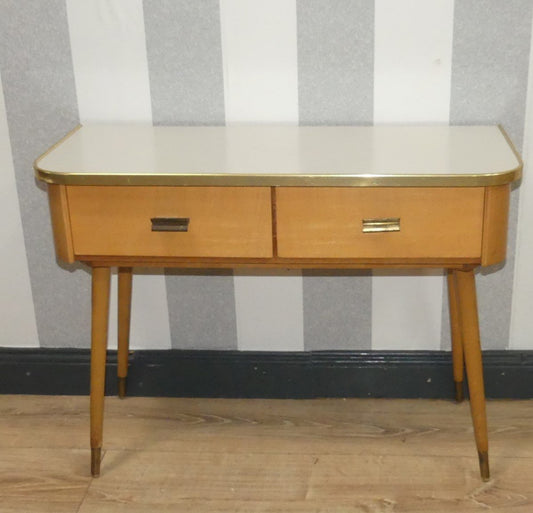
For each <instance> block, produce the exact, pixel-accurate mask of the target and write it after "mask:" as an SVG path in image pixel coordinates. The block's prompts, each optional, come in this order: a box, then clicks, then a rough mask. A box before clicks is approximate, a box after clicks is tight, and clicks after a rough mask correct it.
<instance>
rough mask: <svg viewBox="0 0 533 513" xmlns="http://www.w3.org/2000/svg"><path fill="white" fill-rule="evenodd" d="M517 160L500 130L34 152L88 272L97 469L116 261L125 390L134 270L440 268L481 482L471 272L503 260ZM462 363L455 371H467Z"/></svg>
mask: <svg viewBox="0 0 533 513" xmlns="http://www.w3.org/2000/svg"><path fill="white" fill-rule="evenodd" d="M521 169H522V163H521V160H520V157H519V156H518V155H517V153H516V152H515V151H514V150H513V147H512V145H511V143H510V141H509V139H508V138H507V137H506V135H505V134H504V132H503V131H502V130H501V129H500V128H498V127H491V126H480V127H447V126H433V127H390V126H381V127H288V126H284V127H274V126H263V127H245V126H235V127H227V128H225V127H155V128H153V127H150V126H143V125H131V124H129V125H128V124H125V125H89V126H84V127H78V128H77V129H75V130H74V131H72V132H71V133H70V134H68V135H67V136H66V137H65V138H64V139H63V140H61V141H60V142H59V143H58V144H56V145H55V146H54V147H52V148H51V149H50V150H49V151H48V152H46V153H45V154H44V155H43V156H41V157H40V158H39V159H37V161H36V163H35V170H36V174H37V177H38V178H39V179H41V180H43V181H45V182H47V183H48V195H49V200H50V211H51V216H52V225H53V232H54V241H55V247H56V251H57V256H58V258H60V259H61V260H63V261H65V262H68V263H72V262H75V261H81V262H84V263H86V264H87V265H89V266H90V267H91V268H92V337H91V406H90V408H91V472H92V475H93V476H97V475H99V473H100V460H101V447H102V431H103V408H104V378H105V360H106V348H107V329H108V311H109V283H110V268H111V267H114V266H116V267H118V269H119V284H118V287H119V294H118V309H119V314H118V315H119V334H118V379H119V395H120V396H121V397H124V396H125V393H126V376H127V371H128V338H129V325H130V305H131V287H132V267H135V266H142V267H146V266H157V267H183V268H188V267H195V268H201V267H206V268H213V267H229V268H238V267H271V268H272V267H274V268H276V267H277V268H284V269H285V268H319V269H323V268H338V269H341V268H345V269H346V268H350V269H361V268H399V269H405V268H422V267H432V268H444V269H446V270H447V273H448V289H449V301H450V316H451V328H452V346H453V375H454V381H455V384H456V398H457V400H462V390H463V388H462V386H463V366H464V365H466V373H467V376H468V384H469V391H470V404H471V410H472V419H473V424H474V432H475V439H476V445H477V450H478V454H479V463H480V470H481V477H482V478H483V479H484V480H487V479H488V478H489V463H488V438H487V422H486V414H485V395H484V385H483V368H482V361H481V348H480V340H479V327H478V313H477V304H476V290H475V280H474V272H473V271H474V269H475V268H476V267H478V266H480V265H481V266H486V265H491V264H496V263H498V262H501V261H502V260H504V258H505V252H506V238H507V218H508V209H509V190H510V183H511V182H513V181H515V180H517V179H519V177H520V173H521ZM463 362H464V363H463Z"/></svg>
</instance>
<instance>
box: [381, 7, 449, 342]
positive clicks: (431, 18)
mask: <svg viewBox="0 0 533 513" xmlns="http://www.w3.org/2000/svg"><path fill="white" fill-rule="evenodd" d="M375 9H376V11H375V49H374V52H375V54H374V123H376V124H379V123H398V124H401V123H447V122H448V120H449V108H450V84H451V56H452V40H453V0H434V1H432V2H427V1H426V0H404V1H402V2H398V1H397V0H376V2H375ZM390 274H393V275H394V276H390ZM430 274H431V273H430ZM442 287H443V278H442V274H440V273H437V274H436V275H435V273H432V275H430V276H428V273H414V272H413V273H406V274H405V275H402V276H397V275H396V273H388V272H374V276H373V279H372V349H439V348H440V338H441V326H442V292H443V289H442Z"/></svg>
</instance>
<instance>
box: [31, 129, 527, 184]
mask: <svg viewBox="0 0 533 513" xmlns="http://www.w3.org/2000/svg"><path fill="white" fill-rule="evenodd" d="M35 169H36V173H37V176H38V178H40V179H41V180H44V181H46V182H48V183H56V184H80V185H227V186H300V185H302V186H308V185H312V186H313V185H316V186H357V187H367V186H404V187H409V186H432V187H433V186H486V185H499V184H504V183H509V182H512V181H514V180H517V179H518V178H519V177H520V172H521V169H522V163H521V161H520V158H519V157H518V155H517V154H516V152H515V151H514V150H513V148H512V146H511V145H510V143H509V140H508V138H507V136H506V135H505V133H504V132H503V131H502V130H501V129H500V128H499V127H497V126H453V127H449V126H375V127H355V126H332V127H295V126H231V127H166V126H165V127H152V126H148V125H141V124H139V125H132V124H123V125H98V124H94V125H87V126H83V127H79V128H78V129H75V130H74V131H73V132H72V133H71V134H69V135H68V136H67V137H66V138H65V139H64V140H63V141H62V142H61V143H60V144H59V145H58V146H57V147H55V148H54V149H53V150H52V151H49V152H47V153H46V154H45V155H43V156H42V157H40V158H39V159H38V160H37V161H36V163H35Z"/></svg>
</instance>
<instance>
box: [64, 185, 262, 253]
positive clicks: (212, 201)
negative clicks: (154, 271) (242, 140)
mask: <svg viewBox="0 0 533 513" xmlns="http://www.w3.org/2000/svg"><path fill="white" fill-rule="evenodd" d="M67 199H68V205H69V212H70V222H71V229H72V239H73V246H74V253H75V255H104V256H134V257H135V256H140V257H142V256H147V257H154V256H160V257H271V256H272V213H271V212H272V211H271V192H270V188H268V187H249V188H245V187H141V186H139V187H135V186H116V187H115V186H68V187H67ZM152 218H189V226H188V231H186V232H171V231H168V232H167V231H152V223H151V219H152Z"/></svg>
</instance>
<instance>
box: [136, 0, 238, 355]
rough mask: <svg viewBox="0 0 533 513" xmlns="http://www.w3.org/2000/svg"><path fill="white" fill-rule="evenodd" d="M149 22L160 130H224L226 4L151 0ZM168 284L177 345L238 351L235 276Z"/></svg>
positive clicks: (181, 277)
mask: <svg viewBox="0 0 533 513" xmlns="http://www.w3.org/2000/svg"><path fill="white" fill-rule="evenodd" d="M144 19H145V30H146V48H147V56H148V69H149V74H150V89H151V95H152V115H153V121H154V124H156V125H161V124H185V125H208V124H218V125H221V124H224V120H225V116H224V82H223V74H222V46H221V39H220V14H219V3H218V0H201V1H197V2H190V1H189V0H165V1H161V0H157V1H156V0H145V1H144ZM206 274H211V275H210V276H206ZM166 284H167V295H168V305H169V317H170V333H171V337H172V347H174V348H187V349H236V348H237V327H236V317H235V301H234V288H233V275H232V273H231V271H228V272H226V271H221V272H212V273H209V272H193V273H189V272H181V271H167V277H166Z"/></svg>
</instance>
